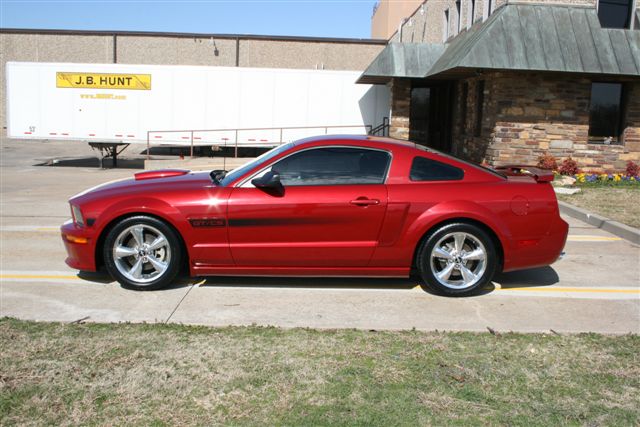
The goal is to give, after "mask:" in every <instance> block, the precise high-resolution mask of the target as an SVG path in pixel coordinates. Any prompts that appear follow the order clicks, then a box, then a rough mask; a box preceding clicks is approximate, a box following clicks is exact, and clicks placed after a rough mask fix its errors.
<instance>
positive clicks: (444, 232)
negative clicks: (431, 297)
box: [417, 223, 497, 296]
mask: <svg viewBox="0 0 640 427" xmlns="http://www.w3.org/2000/svg"><path fill="white" fill-rule="evenodd" d="M417 266H418V269H419V270H420V274H421V276H422V279H423V280H424V281H425V282H426V284H427V285H428V286H429V287H430V288H431V289H433V290H435V291H436V292H438V293H441V294H444V295H450V296H462V295H469V294H472V293H474V292H476V291H477V290H479V289H482V288H483V287H484V286H485V285H487V283H489V281H490V280H491V279H492V278H493V275H494V273H495V271H496V266H497V255H496V249H495V245H494V243H493V241H492V240H491V238H490V237H489V236H488V235H487V233H486V232H485V231H484V230H482V229H481V228H480V227H477V226H475V225H472V224H464V223H455V224H447V225H444V226H442V227H440V228H438V229H436V230H435V231H433V232H432V233H430V234H429V235H428V237H427V238H426V239H425V240H424V241H423V242H422V245H421V247H420V250H419V251H418V259H417Z"/></svg>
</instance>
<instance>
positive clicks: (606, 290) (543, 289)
mask: <svg viewBox="0 0 640 427" xmlns="http://www.w3.org/2000/svg"><path fill="white" fill-rule="evenodd" d="M499 290H500V291H508V292H517V291H525V292H568V293H602V294H635V295H640V289H632V288H628V289H624V288H623V289H620V288H576V287H572V288H562V287H530V288H529V287H526V288H522V287H520V288H503V287H500V289H499Z"/></svg>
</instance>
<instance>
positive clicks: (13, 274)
mask: <svg viewBox="0 0 640 427" xmlns="http://www.w3.org/2000/svg"><path fill="white" fill-rule="evenodd" d="M0 281H15V282H28V281H36V282H47V281H52V282H59V281H74V282H91V281H90V280H86V279H83V278H81V277H78V276H76V275H72V274H69V273H67V272H47V271H43V272H42V273H38V272H18V271H4V272H0ZM193 285H194V287H204V288H209V289H243V288H247V286H244V285H241V284H239V285H216V284H213V283H212V284H207V283H206V280H205V279H202V280H200V281H199V282H196V283H193ZM493 285H494V286H495V290H494V292H497V293H513V294H517V293H520V292H522V293H525V292H535V293H565V294H626V295H638V296H640V288H630V287H629V288H626V287H622V288H620V287H618V288H606V287H559V286H558V287H553V286H531V287H522V286H518V287H513V288H509V287H503V286H501V285H500V284H499V283H496V282H493ZM249 287H250V288H259V289H265V290H268V289H277V290H285V291H286V290H301V289H313V290H319V291H341V292H344V291H355V292H382V291H395V290H396V289H398V288H400V289H405V290H407V291H419V292H423V291H422V288H421V286H420V285H415V286H414V287H406V286H397V287H389V286H388V285H387V286H383V287H378V286H376V285H375V284H373V285H371V286H370V287H362V286H361V285H359V286H357V287H349V286H348V284H346V285H345V286H344V287H340V286H327V287H322V286H318V287H313V288H309V287H305V286H304V285H301V286H295V285H294V286H282V287H278V286H276V287H274V286H264V287H261V286H259V285H258V286H255V285H251V286H249Z"/></svg>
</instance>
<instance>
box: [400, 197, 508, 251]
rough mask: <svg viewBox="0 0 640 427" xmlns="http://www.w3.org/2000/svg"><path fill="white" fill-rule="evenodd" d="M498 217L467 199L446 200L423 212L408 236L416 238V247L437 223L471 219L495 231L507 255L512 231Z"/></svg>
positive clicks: (410, 228) (414, 243) (414, 244)
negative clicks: (497, 219)
mask: <svg viewBox="0 0 640 427" xmlns="http://www.w3.org/2000/svg"><path fill="white" fill-rule="evenodd" d="M496 218H497V215H496V213H495V212H492V211H491V210H489V209H487V208H486V207H484V206H481V205H479V204H477V203H474V202H471V201H466V200H456V201H446V202H442V203H439V204H437V205H434V206H432V207H431V208H430V209H428V210H426V211H425V212H423V213H422V214H421V215H420V216H419V217H418V218H417V219H416V220H415V221H414V222H413V224H411V226H410V227H409V230H408V233H407V236H411V237H412V238H413V239H414V241H413V246H414V247H416V246H417V245H418V243H419V242H420V241H421V240H422V238H423V237H424V236H425V235H426V234H427V233H428V232H430V231H431V230H432V229H433V228H434V227H435V226H436V225H437V224H440V223H442V222H446V221H450V220H454V219H470V220H474V221H477V222H479V223H482V224H484V225H485V226H487V227H488V228H490V229H491V230H492V231H493V232H494V234H495V235H496V236H497V238H498V240H499V241H500V245H501V246H502V249H503V252H504V256H505V257H506V256H507V254H508V252H509V249H510V242H511V240H512V239H511V232H510V231H509V229H508V227H507V226H506V224H505V223H504V222H502V221H496Z"/></svg>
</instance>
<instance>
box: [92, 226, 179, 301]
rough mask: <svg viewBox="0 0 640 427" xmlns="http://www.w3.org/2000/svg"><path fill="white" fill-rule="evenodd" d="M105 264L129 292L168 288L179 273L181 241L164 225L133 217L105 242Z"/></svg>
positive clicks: (113, 232)
mask: <svg viewBox="0 0 640 427" xmlns="http://www.w3.org/2000/svg"><path fill="white" fill-rule="evenodd" d="M103 253H104V263H105V266H106V267H107V270H108V271H109V273H110V274H111V276H113V278H115V279H116V280H117V281H118V282H120V284H121V285H122V286H124V287H126V288H129V289H135V290H153V289H160V288H163V287H165V286H167V285H169V284H170V283H171V282H172V281H173V280H174V279H175V278H176V276H177V274H178V272H179V271H180V262H181V258H182V253H181V246H180V240H179V238H178V236H177V235H176V233H175V231H174V230H173V229H172V228H171V227H169V226H168V225H167V224H165V223H164V222H163V221H161V220H159V219H157V218H153V217H149V216H142V215H141V216H134V217H130V218H125V219H123V220H121V221H120V222H118V223H117V224H116V225H115V226H114V227H113V228H111V230H109V232H108V235H107V237H106V239H105V242H104V248H103Z"/></svg>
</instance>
